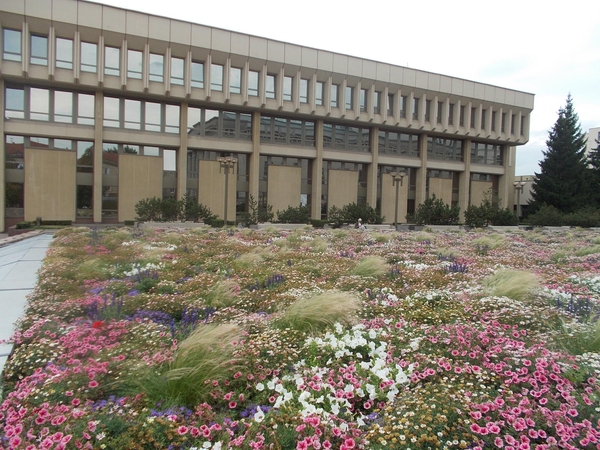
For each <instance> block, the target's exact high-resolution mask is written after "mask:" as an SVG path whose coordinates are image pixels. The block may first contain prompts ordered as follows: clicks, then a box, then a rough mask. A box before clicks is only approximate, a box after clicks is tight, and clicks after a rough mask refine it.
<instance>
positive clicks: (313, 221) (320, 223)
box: [310, 219, 328, 228]
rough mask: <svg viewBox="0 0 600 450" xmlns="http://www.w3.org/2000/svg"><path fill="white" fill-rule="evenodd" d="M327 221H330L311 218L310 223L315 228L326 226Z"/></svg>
mask: <svg viewBox="0 0 600 450" xmlns="http://www.w3.org/2000/svg"><path fill="white" fill-rule="evenodd" d="M327 223H328V221H327V220H321V219H310V224H311V225H312V226H313V227H315V228H323V227H324V226H325V224H327Z"/></svg>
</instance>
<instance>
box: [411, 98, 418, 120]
mask: <svg viewBox="0 0 600 450" xmlns="http://www.w3.org/2000/svg"><path fill="white" fill-rule="evenodd" d="M412 116H413V120H419V99H418V98H413V110H412Z"/></svg>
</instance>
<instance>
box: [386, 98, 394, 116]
mask: <svg viewBox="0 0 600 450" xmlns="http://www.w3.org/2000/svg"><path fill="white" fill-rule="evenodd" d="M386 109H387V114H388V116H393V115H394V94H388V96H387V105H386Z"/></svg>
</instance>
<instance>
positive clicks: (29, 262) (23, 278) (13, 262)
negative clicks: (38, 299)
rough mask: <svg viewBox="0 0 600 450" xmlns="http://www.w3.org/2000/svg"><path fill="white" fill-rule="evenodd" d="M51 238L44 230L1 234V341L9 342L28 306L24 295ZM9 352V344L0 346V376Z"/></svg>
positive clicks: (10, 347) (28, 291)
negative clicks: (19, 233) (10, 235)
mask: <svg viewBox="0 0 600 450" xmlns="http://www.w3.org/2000/svg"><path fill="white" fill-rule="evenodd" d="M52 237H53V233H52V232H50V233H44V232H43V231H42V232H40V231H34V232H31V233H26V234H22V235H18V236H13V237H7V236H6V235H0V341H7V340H10V338H11V336H12V334H13V332H14V324H15V322H16V321H17V319H18V318H19V317H21V315H22V314H23V311H24V309H25V305H26V304H27V294H29V293H30V292H31V290H32V289H33V287H34V286H35V284H36V283H37V271H38V270H39V268H40V266H41V265H42V259H44V257H45V255H46V251H47V250H48V246H49V245H50V243H51V242H52ZM11 350H12V343H10V342H7V343H4V344H0V373H1V372H2V369H3V368H4V363H5V362H6V359H7V358H8V355H10V352H11Z"/></svg>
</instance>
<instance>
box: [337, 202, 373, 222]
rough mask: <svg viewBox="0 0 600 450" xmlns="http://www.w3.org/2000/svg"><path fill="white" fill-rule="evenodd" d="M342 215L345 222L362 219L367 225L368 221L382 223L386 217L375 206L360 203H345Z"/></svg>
mask: <svg viewBox="0 0 600 450" xmlns="http://www.w3.org/2000/svg"><path fill="white" fill-rule="evenodd" d="M341 215H342V219H343V221H344V222H345V223H357V222H358V219H362V222H363V223H364V224H365V225H366V224H368V223H376V224H380V223H382V222H383V219H384V217H383V216H381V215H379V213H378V212H377V211H376V210H375V209H374V208H373V207H371V206H369V205H366V204H364V205H363V204H358V203H349V204H347V205H344V207H343V208H342V211H341Z"/></svg>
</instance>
